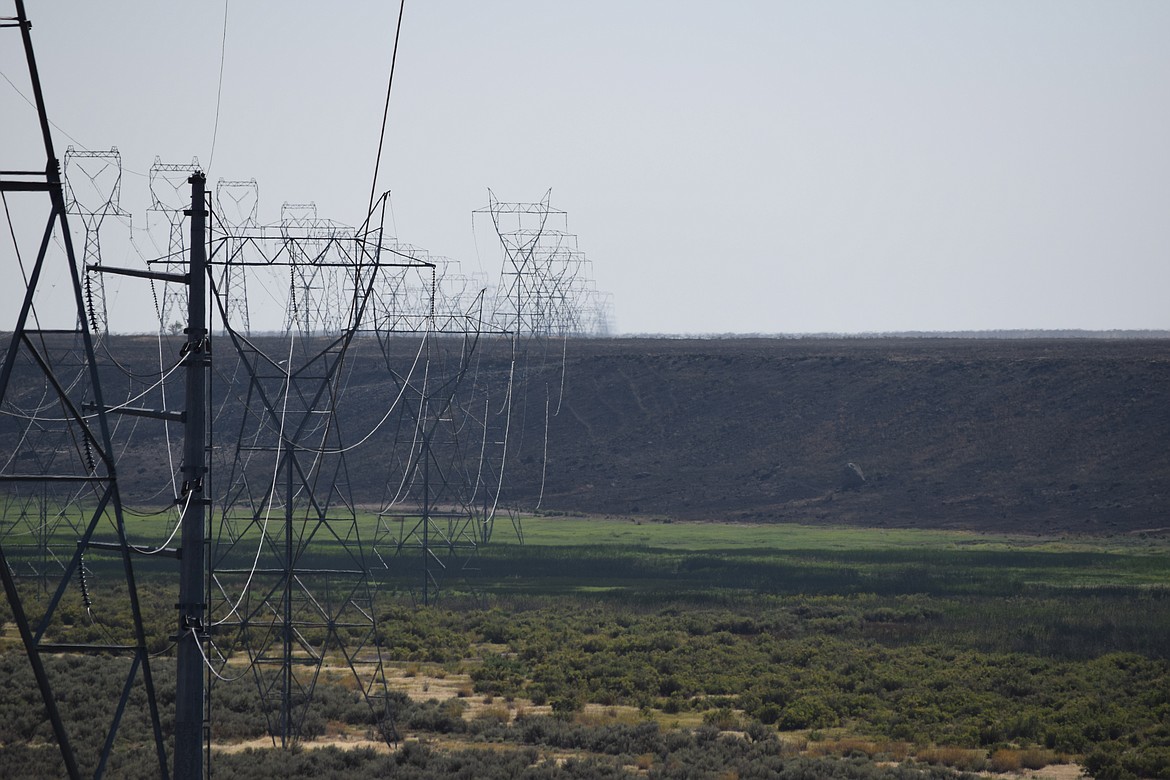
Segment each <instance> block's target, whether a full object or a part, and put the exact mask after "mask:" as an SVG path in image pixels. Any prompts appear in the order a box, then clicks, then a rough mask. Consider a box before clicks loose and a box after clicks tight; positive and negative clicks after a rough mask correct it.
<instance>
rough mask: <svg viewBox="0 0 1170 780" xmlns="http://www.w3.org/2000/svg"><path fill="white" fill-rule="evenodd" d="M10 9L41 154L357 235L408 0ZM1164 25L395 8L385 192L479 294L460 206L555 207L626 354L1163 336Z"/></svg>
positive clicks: (877, 12) (136, 184) (1168, 186)
mask: <svg viewBox="0 0 1170 780" xmlns="http://www.w3.org/2000/svg"><path fill="white" fill-rule="evenodd" d="M225 11H226V15H227V24H226V28H225V25H224V19H225ZM29 13H30V15H31V18H32V22H33V31H32V35H33V42H34V46H35V50H36V56H37V61H38V66H39V68H40V71H41V78H42V83H43V86H44V92H45V98H46V102H47V105H48V111H49V117H50V119H51V120H52V121H53V122H54V123H55V124H56V125H57V126H58V128H59V130H54V142H55V144H56V146H57V153H58V155H59V156H63V154H64V151H65V148H66V147H67V146H68V145H70V144H75V145H80V146H84V147H86V148H89V149H94V150H102V149H108V148H110V147H111V146H117V147H118V149H119V150H120V151H121V154H122V157H123V164H124V166H125V169H126V173H125V175H124V178H123V182H122V205H123V208H126V209H127V210H129V211H131V212H132V213H133V214H134V218H135V220H141V215H142V214H143V212H144V210H145V208H146V206H147V205H148V204H149V198H148V194H147V186H146V179H145V176H144V174H145V172H146V170H147V169H148V168H149V166H150V164H151V162H152V160H153V159H154V157H155V156H156V155H159V156H161V157H162V159H163V160H164V161H166V162H187V161H189V160H190V159H191V158H192V157H194V156H197V157H198V158H199V160H200V162H201V164H202V165H203V166H204V167H205V169H206V170H207V171H208V179H209V182H210V183H214V182H215V181H216V180H218V179H228V180H239V179H250V178H255V179H257V181H258V182H259V187H260V221H261V222H274V221H276V220H278V219H279V213H280V204H281V203H282V202H286V201H288V202H308V201H313V202H315V203H316V204H317V206H318V209H319V213H320V214H321V215H322V216H325V217H331V218H334V219H337V220H340V221H342V222H347V223H349V224H356V223H358V222H360V221H361V220H362V219H363V218H364V216H365V214H364V212H365V208H366V201H367V199H368V197H369V191H370V185H371V176H372V173H373V168H374V158H375V154H376V151H377V145H378V129H379V124H380V120H381V112H382V107H383V99H384V97H385V90H386V76H387V72H388V69H389V65H390V58H391V50H392V47H393V40H394V26H395V23H396V14H397V4H380V3H374V2H368V1H367V2H355V3H349V4H345V5H342V6H338V7H331V8H330V9H329V10H328V12H327V13H325V14H323V13H322V12H321V10H320V8H319V7H317V6H315V5H314V6H311V5H310V4H308V3H306V2H303V0H295V1H294V2H289V3H284V4H282V5H281V6H280V7H279V11H274V10H273V9H272V7H271V6H265V7H260V6H251V5H246V4H230V3H225V4H204V5H201V6H190V7H180V6H172V5H157V4H153V3H148V2H145V1H144V0H134V1H133V2H126V3H121V4H118V5H117V6H113V7H110V6H99V5H71V4H46V5H43V6H42V5H36V6H33V7H31V8H30V9H29ZM225 29H226V34H225ZM1168 33H1170V5H1168V4H1165V3H1158V2H1154V1H1153V0H1145V1H1138V0H1124V1H1122V2H1108V3H1106V2H1099V1H1089V0H1071V1H1063V0H1045V1H1043V2H1040V1H1036V2H1028V3H1022V4H1021V3H1016V4H1007V3H986V2H975V1H974V0H960V1H958V2H953V3H947V4H937V3H929V2H924V1H923V0H917V1H912V0H903V1H898V2H883V3H880V4H874V3H864V2H860V0H855V1H852V2H838V3H832V4H826V3H817V2H810V1H804V2H775V3H772V2H747V1H746V0H740V1H738V2H731V3H725V4H722V5H719V6H709V5H707V4H699V3H693V2H675V3H666V2H643V3H637V4H624V3H617V2H612V1H610V2H600V3H588V4H583V3H558V4H548V3H539V2H536V0H511V1H510V2H505V3H497V4H484V3H473V2H467V0H450V2H443V3H412V2H407V3H406V5H405V17H404V19H403V22H402V35H401V41H400V44H399V50H398V59H397V70H396V74H395V81H394V89H393V94H392V97H391V102H390V118H389V124H388V129H387V132H386V136H385V144H386V146H385V149H384V152H383V159H382V164H381V169H380V175H379V177H378V189H380V190H381V189H390V190H391V191H392V192H393V208H394V215H393V218H394V227H395V232H396V233H397V235H398V237H399V238H400V239H402V240H404V241H408V242H410V243H412V244H415V245H418V246H422V247H426V248H427V249H428V250H430V251H431V252H433V253H435V254H439V255H445V256H449V257H451V258H454V259H456V260H459V261H460V262H461V263H462V264H463V268H464V270H465V271H467V272H475V271H485V272H489V273H491V274H493V275H494V274H495V273H497V271H498V269H497V268H495V267H493V266H494V265H495V264H496V263H497V259H496V258H497V254H496V253H495V250H494V248H493V244H492V242H493V241H494V236H492V235H490V234H488V235H485V225H484V224H482V223H481V224H476V225H475V226H474V230H473V225H472V218H471V212H472V211H473V210H474V209H477V208H481V207H483V206H485V205H486V203H487V189H488V188H489V187H490V188H491V189H492V190H493V191H494V192H495V193H496V195H497V196H498V197H499V198H501V199H502V200H509V201H536V200H539V199H540V198H541V196H542V195H543V194H544V192H545V191H546V190H547V189H548V188H550V187H551V188H552V205H553V207H554V208H558V209H563V210H564V211H566V212H567V213H568V228H569V230H570V231H571V232H573V233H575V234H577V235H578V236H579V239H580V248H581V249H582V250H583V251H584V252H585V255H586V257H588V258H589V259H590V260H591V261H592V263H593V267H594V275H595V278H596V282H597V286H598V288H599V289H601V290H604V291H608V292H612V293H613V295H614V300H615V309H616V327H615V331H616V332H618V333H634V334H726V333H745V334H782V333H883V332H912V331H921V332H926V331H933V332H943V331H952V332H953V331H988V330H1020V329H1023V330H1048V331H1052V330H1084V331H1101V330H1163V329H1166V328H1170V316H1168V314H1167V307H1166V305H1165V302H1164V297H1165V296H1164V292H1163V291H1164V290H1165V289H1167V288H1170V220H1168V219H1167V215H1168V214H1170V144H1168V143H1167V139H1170V109H1168V108H1167V101H1166V99H1165V96H1166V94H1167V88H1168V87H1170V49H1168V48H1167V47H1166V46H1165V45H1164V42H1165V40H1166V37H1167V34H1168ZM16 40H17V38H16V36H11V38H10V41H11V42H15V41H16ZM221 43H222V57H223V80H222V91H221V90H220V89H219V73H220V57H221ZM0 72H2V73H3V74H4V76H5V77H6V78H7V79H10V80H11V81H12V82H13V84H14V85H15V86H16V87H17V88H20V89H21V90H22V91H24V92H25V94H27V89H26V88H25V84H24V82H25V81H26V77H25V74H24V63H23V56H22V52H21V51H20V50H19V47H18V46H15V45H10V46H8V47H6V48H5V50H4V51H2V52H0ZM217 94H219V95H220V99H219V100H218V101H217ZM217 102H218V108H219V116H218V129H216V109H217ZM0 113H3V115H4V116H5V117H6V122H5V127H4V131H3V132H4V136H3V138H4V147H5V150H6V151H5V158H4V160H3V161H2V162H3V164H4V166H5V167H9V166H13V165H18V164H21V163H25V164H27V162H28V161H29V160H30V158H31V160H32V161H33V162H34V163H38V162H39V160H38V157H37V155H38V150H37V148H36V145H35V142H36V140H37V137H36V127H35V115H34V113H33V111H32V109H31V108H30V107H29V106H28V104H27V103H25V102H24V100H23V99H22V97H21V96H20V95H19V94H18V92H17V91H16V89H14V88H13V86H10V85H9V84H7V83H4V84H0ZM66 134H67V135H66ZM213 142H214V156H213V153H212V149H213ZM14 214H15V215H17V216H19V215H20V214H21V212H14ZM143 224H145V223H144V222H136V225H138V226H139V227H141V225H143ZM0 246H2V247H3V249H2V250H0V252H3V255H2V256H3V258H4V260H3V261H4V263H5V264H6V265H7V264H9V262H10V256H11V244H10V243H9V242H5V243H0ZM125 260H126V259H125V258H119V257H114V258H109V259H108V261H109V262H111V263H113V264H119V263H121V262H123V261H125ZM131 260H134V258H131ZM126 262H129V261H126ZM11 294H12V291H11V290H9V291H8V293H7V294H2V293H0V303H3V304H4V305H10V300H11V298H10V296H11ZM115 297H116V291H115Z"/></svg>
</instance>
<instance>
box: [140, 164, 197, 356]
mask: <svg viewBox="0 0 1170 780" xmlns="http://www.w3.org/2000/svg"><path fill="white" fill-rule="evenodd" d="M200 170H201V168H200V165H199V159H198V158H197V157H192V158H191V162H190V163H164V162H163V161H162V158H160V157H155V158H154V163H153V164H151V166H150V171H149V181H150V213H151V214H153V215H154V216H155V219H156V220H159V219H161V221H162V223H163V224H164V225H165V227H166V234H167V242H166V250H165V252H166V254H165V255H164V257H165V258H166V262H165V263H163V264H162V266H163V267H162V270H163V271H164V272H165V273H170V274H182V273H183V271H184V270H185V268H186V255H187V249H188V246H187V240H186V237H185V235H184V233H183V226H184V221H183V218H184V214H183V212H184V211H185V210H186V209H187V207H188V206H189V205H190V198H189V197H188V195H187V189H188V179H190V178H191V175H192V174H194V173H197V172H199V171H200ZM150 228H151V216H150V214H148V215H147V229H148V230H150ZM151 238H152V240H153V233H151ZM156 246H157V243H156ZM155 287H156V289H155V305H156V307H157V309H158V320H159V330H160V332H163V333H166V332H170V333H177V332H178V331H179V330H180V329H181V328H182V323H181V319H182V317H183V312H184V311H185V310H186V306H187V287H186V285H182V284H175V283H173V282H162V283H158V284H157V285H156V286H155Z"/></svg>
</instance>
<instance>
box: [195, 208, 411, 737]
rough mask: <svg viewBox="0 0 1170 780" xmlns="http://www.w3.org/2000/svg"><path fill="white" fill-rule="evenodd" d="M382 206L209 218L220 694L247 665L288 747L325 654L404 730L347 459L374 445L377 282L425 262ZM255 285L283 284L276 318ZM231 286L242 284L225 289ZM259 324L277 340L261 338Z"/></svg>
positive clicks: (213, 598)
mask: <svg viewBox="0 0 1170 780" xmlns="http://www.w3.org/2000/svg"><path fill="white" fill-rule="evenodd" d="M384 212H385V199H384V198H383V199H382V200H381V201H379V203H378V205H377V206H376V210H375V213H374V214H371V216H370V219H368V220H367V223H366V224H365V225H363V226H362V227H360V228H357V229H355V228H352V227H346V226H344V225H340V224H339V223H336V222H333V221H331V220H325V219H320V218H318V217H317V215H316V209H315V207H313V206H311V204H307V205H303V206H296V205H288V204H286V205H285V206H284V208H282V219H281V222H280V223H279V224H277V225H275V226H259V225H254V224H252V225H248V224H235V225H233V224H230V223H227V222H224V221H213V225H212V247H213V249H212V253H211V256H210V259H209V262H210V265H211V268H212V271H211V279H212V284H211V290H210V292H211V299H212V302H213V305H214V307H215V310H216V311H215V313H216V316H217V318H218V319H219V321H220V323H221V324H222V328H223V332H224V336H223V337H222V338H223V339H224V340H226V342H227V343H226V344H225V345H224V346H221V347H219V348H218V349H217V358H216V362H217V365H216V368H215V371H214V373H215V382H217V383H220V384H221V385H222V386H223V387H224V392H225V394H226V397H228V398H230V399H232V402H231V403H230V404H225V405H224V406H223V407H221V408H220V409H219V410H217V414H218V416H219V419H220V422H219V426H220V427H219V431H220V432H221V433H220V434H217V435H221V436H223V438H224V440H226V441H228V442H231V444H229V445H228V446H226V447H224V448H222V449H221V450H219V452H221V453H222V458H221V459H219V460H217V461H216V462H214V463H213V469H214V470H215V473H216V474H218V475H219V476H218V477H217V481H216V485H215V487H214V489H213V490H214V495H215V507H214V517H213V518H212V525H211V528H212V530H211V533H212V539H211V545H210V592H209V594H208V597H209V605H210V615H209V621H210V630H211V646H210V648H209V658H210V662H211V664H212V667H213V669H214V671H215V674H216V677H217V680H215V681H213V683H212V686H213V687H212V697H213V700H214V691H215V686H217V685H218V684H219V683H218V678H219V677H223V678H228V677H238V676H239V674H240V672H239V670H240V669H245V670H246V674H247V676H249V677H250V678H251V680H252V682H253V684H254V686H255V689H256V690H257V691H258V692H259V694H260V696H261V698H262V700H263V702H264V710H265V712H266V714H267V716H268V718H269V721H268V730H269V733H270V735H271V736H272V738H273V741H274V743H275V744H278V745H280V746H283V747H288V746H291V745H293V744H295V743H296V742H298V741H299V740H300V739H301V737H302V735H303V734H304V732H305V728H306V723H307V721H306V716H307V714H308V713H309V712H310V705H311V703H312V700H313V696H314V691H315V688H316V685H317V682H318V680H319V679H320V677H321V674H322V670H323V669H324V668H325V666H326V664H327V663H341V664H345V665H346V666H347V667H348V668H349V670H350V671H351V672H352V674H353V677H354V679H355V681H356V682H357V683H358V687H359V688H360V690H361V691H362V694H363V696H364V697H365V699H366V701H367V702H368V703H369V705H370V706H371V708H372V709H373V711H374V714H375V716H376V718H377V722H378V727H379V729H380V730H381V733H382V736H383V737H384V738H385V739H387V740H390V739H393V738H395V736H396V735H395V732H394V725H393V712H392V711H391V700H390V696H389V691H388V688H387V684H386V678H385V672H384V668H383V665H382V656H381V648H380V646H379V643H378V624H377V620H376V612H375V609H374V592H373V586H374V582H373V581H372V578H371V568H372V567H371V566H370V564H369V562H368V560H367V555H368V552H369V551H368V542H369V539H368V536H369V534H370V531H371V529H369V528H368V527H366V526H363V520H362V518H360V517H359V513H358V511H357V508H356V505H355V502H354V500H353V497H352V493H351V486H350V478H349V464H348V461H347V456H346V455H347V453H348V452H350V451H351V450H352V449H354V448H355V447H357V446H361V445H362V443H363V442H362V440H361V439H360V438H359V439H358V440H357V441H354V440H353V439H352V438H351V432H350V431H348V430H347V429H346V427H345V425H344V421H343V414H341V408H342V404H343V402H344V401H345V400H346V382H347V377H348V374H347V371H348V370H349V368H350V361H351V360H352V359H353V355H352V352H353V346H354V340H355V337H356V336H357V334H358V333H359V332H360V331H361V330H362V329H363V327H364V324H365V323H366V321H367V319H368V317H369V316H370V313H371V311H372V297H373V293H374V290H375V289H377V287H378V285H379V284H380V283H381V278H382V277H383V275H385V274H388V273H391V272H392V271H393V270H394V269H404V268H415V267H420V266H422V263H420V262H419V261H417V260H414V259H411V258H408V257H403V256H400V255H398V254H395V253H394V252H393V251H392V250H391V249H389V248H388V247H387V246H385V245H384V241H383V228H382V223H383V217H384ZM245 279H246V283H247V287H246V289H248V290H252V289H264V290H267V291H268V293H269V294H272V293H274V292H275V291H278V290H283V292H284V301H283V305H282V306H280V307H279V312H277V313H276V316H279V317H280V319H279V320H275V319H272V317H273V316H274V313H273V312H271V311H262V309H263V308H264V307H257V308H256V309H252V308H251V307H250V306H249V302H248V301H247V299H246V298H242V300H241V305H240V306H233V305H232V301H233V298H232V297H231V292H232V290H233V289H234V290H239V289H241V288H240V287H239V286H238V285H240V284H241V283H242V282H243V280H245ZM222 280H231V282H230V284H232V285H235V287H233V288H229V289H226V290H225V289H223V288H222V287H221V286H220V284H221V282H222ZM267 308H268V309H271V307H267ZM264 317H268V318H269V319H268V320H267V321H266V322H264V324H263V326H260V325H258V323H260V322H262V321H263V318H264ZM247 324H250V326H251V328H252V330H257V328H258V327H260V329H262V330H267V331H270V332H271V331H275V332H277V333H279V334H280V335H279V336H269V337H267V338H260V337H250V336H249V334H248V333H247V331H246V325H247ZM228 426H233V429H232V432H231V433H226V429H227V427H228Z"/></svg>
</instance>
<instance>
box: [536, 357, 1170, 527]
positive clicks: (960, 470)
mask: <svg viewBox="0 0 1170 780" xmlns="http://www.w3.org/2000/svg"><path fill="white" fill-rule="evenodd" d="M552 433H553V441H554V442H555V445H550V450H551V452H552V455H551V456H550V465H549V477H548V485H547V489H546V492H545V502H544V505H545V507H546V508H549V509H552V508H558V509H566V510H578V511H589V512H607V513H615V514H625V513H644V514H652V515H665V516H668V517H681V518H710V519H743V520H759V521H771V520H780V519H783V520H794V521H822V522H848V523H865V524H879V525H880V524H890V525H918V526H936V525H937V526H971V527H980V528H1004V529H1009V528H1010V529H1013V530H1017V531H1055V530H1058V529H1059V530H1071V531H1078V532H1108V531H1120V530H1126V531H1128V530H1137V529H1150V528H1161V527H1163V526H1170V511H1168V510H1170V453H1168V451H1167V441H1168V440H1170V343H1168V342H1165V341H1097V340H1050V341H1023V342H1021V341H1000V340H994V341H992V340H987V341H956V340H941V339H939V340H927V339H921V340H916V339H898V340H877V339H875V340H860V339H859V340H840V341H812V342H809V341H798V340H766V339H760V340H709V341H708V340H703V341H671V340H661V341H655V340H634V341H626V340H618V341H594V342H582V343H573V344H571V345H570V349H569V359H568V376H567V388H566V393H565V404H564V407H563V409H562V411H561V414H560V415H559V416H558V417H557V418H556V419H555V420H554V424H553V426H552ZM847 463H853V464H856V466H857V467H859V469H860V471H861V473H862V474H864V477H865V480H864V481H862V480H861V479H860V478H859V477H857V476H856V473H855V472H853V471H852V470H849V469H848V467H847V466H846V464H847Z"/></svg>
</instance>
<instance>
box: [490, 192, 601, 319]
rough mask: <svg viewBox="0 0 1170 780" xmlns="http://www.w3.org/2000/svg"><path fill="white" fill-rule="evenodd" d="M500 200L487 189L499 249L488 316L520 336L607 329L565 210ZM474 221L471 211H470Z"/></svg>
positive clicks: (589, 265)
mask: <svg viewBox="0 0 1170 780" xmlns="http://www.w3.org/2000/svg"><path fill="white" fill-rule="evenodd" d="M551 196H552V190H549V191H547V192H545V194H544V197H543V198H542V199H541V200H540V201H539V202H536V203H519V202H516V203H509V202H504V201H500V200H498V199H497V198H496V196H495V193H493V192H492V191H491V190H488V206H487V207H486V208H483V209H478V210H477V211H476V212H475V214H486V215H488V216H489V217H490V218H491V222H492V227H493V228H494V230H495V233H496V236H497V238H498V239H499V244H500V247H501V248H502V250H503V254H504V257H503V262H502V266H501V269H500V285H499V288H498V289H497V290H496V297H495V307H494V311H493V321H494V322H495V323H496V324H497V325H498V326H499V327H502V328H503V329H505V330H508V331H510V332H514V333H516V334H518V335H521V336H529V335H531V336H545V337H549V336H551V337H567V336H595V335H604V334H606V333H608V332H609V328H610V326H609V319H608V318H609V316H610V312H609V311H608V310H607V309H606V307H605V305H604V302H603V300H601V299H599V293H598V292H597V288H596V285H595V283H594V281H593V273H592V263H590V261H588V260H587V259H586V258H585V255H584V253H583V252H581V251H580V249H579V248H578V246H577V236H576V235H575V234H573V233H570V232H568V215H567V214H566V213H565V212H564V211H561V210H559V209H554V208H552V206H551V205H550V204H549V201H550V198H551ZM473 220H474V215H473Z"/></svg>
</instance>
